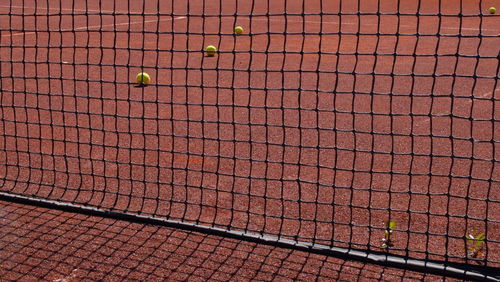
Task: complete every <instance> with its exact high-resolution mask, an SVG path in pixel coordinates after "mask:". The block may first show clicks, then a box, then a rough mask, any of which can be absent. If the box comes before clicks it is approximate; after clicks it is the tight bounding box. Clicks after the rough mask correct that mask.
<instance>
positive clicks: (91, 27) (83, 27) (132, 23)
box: [2, 17, 186, 37]
mask: <svg viewBox="0 0 500 282" xmlns="http://www.w3.org/2000/svg"><path fill="white" fill-rule="evenodd" d="M185 18H186V17H176V18H174V20H182V19H185ZM171 20H172V19H161V20H149V21H136V22H130V23H128V22H127V23H118V24H105V25H94V26H82V27H77V28H72V29H61V30H55V31H57V32H68V31H74V30H86V29H88V30H89V31H99V30H98V29H94V30H92V29H93V28H99V27H101V28H102V27H117V26H124V25H136V24H143V23H154V22H165V21H171ZM40 32H47V31H46V30H44V31H40ZM36 33H39V32H34V31H33V32H19V33H14V34H4V35H2V37H12V36H18V35H31V34H36Z"/></svg>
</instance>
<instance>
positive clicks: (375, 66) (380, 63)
mask: <svg viewBox="0 0 500 282" xmlns="http://www.w3.org/2000/svg"><path fill="white" fill-rule="evenodd" d="M491 6H498V7H500V2H498V1H495V0H483V1H480V0H472V1H451V0H442V1H438V0H425V1H424V0H421V1H410V0H400V1H396V0H387V1H385V0H384V1H380V0H379V1H377V0H363V1H341V0H334V1H325V0H287V1H285V0H277V1H264V0H253V1H242V0H217V1H205V0H192V1H175V0H168V1H162V0H151V1H149V0H148V1H145V0H140V1H98V0H88V1H83V0H81V1H80V0H72V1H60V0H45V1H34V0H9V1H7V3H5V4H1V3H0V31H1V33H0V77H1V78H0V91H1V92H0V192H1V194H0V199H2V200H10V201H16V200H23V201H31V202H32V203H38V204H41V205H47V204H53V205H55V206H58V205H59V207H62V206H63V205H64V207H71V208H72V209H75V210H78V209H80V210H81V211H82V212H84V213H86V212H88V211H89V210H92V211H94V212H96V211H97V212H107V211H112V212H116V213H118V214H123V216H124V218H128V217H127V216H130V217H132V218H136V219H137V218H141V220H147V219H151V220H152V222H157V223H158V222H165V223H168V224H173V223H178V224H179V227H180V228H191V227H192V226H194V228H195V229H196V228H200V230H205V231H207V232H208V233H210V232H216V233H217V235H221V234H224V233H226V234H228V235H229V236H233V237H234V236H237V235H241V237H242V239H244V240H264V241H276V242H278V243H279V244H284V245H287V244H288V245H290V246H291V247H293V246H297V245H298V246H299V247H304V249H307V248H311V249H315V251H318V248H319V249H322V248H325V249H326V250H330V251H331V250H333V251H332V252H333V253H335V252H338V251H339V250H360V251H362V252H368V253H369V252H374V253H380V252H385V253H387V254H390V255H395V256H403V257H408V258H411V259H421V260H433V261H437V262H442V263H460V264H464V265H470V266H477V265H481V266H483V267H484V268H485V269H486V268H488V267H492V268H495V267H499V266H500V165H499V162H498V159H499V158H500V155H499V152H500V143H499V140H500V130H499V126H500V100H499V99H500V92H499V75H500V62H499V60H500V59H499V55H500V37H499V33H500V24H499V23H500V21H499V17H498V14H490V13H489V12H488V9H489V7H491ZM238 25H239V26H242V27H243V28H244V32H243V34H241V35H235V34H234V27H235V26H238ZM207 45H214V46H216V47H217V49H218V52H217V54H216V55H215V56H214V57H207V56H205V54H204V48H205V47H206V46H207ZM139 72H147V73H148V74H149V75H150V76H151V78H152V82H151V83H150V84H149V85H148V86H147V87H138V86H137V85H136V84H135V76H136V75H137V73H139ZM135 216H138V217H135ZM155 220H156V221H155ZM387 221H395V222H396V223H397V224H396V227H395V228H394V230H392V232H393V233H392V237H391V240H392V241H393V243H394V246H392V247H390V248H389V249H384V248H382V247H381V239H383V238H384V234H385V232H386V231H387V229H386V226H385V223H386V222H387ZM197 230H198V229H197ZM480 233H484V237H485V238H484V240H482V241H481V242H482V243H480V244H479V245H477V246H480V247H479V248H480V251H479V252H478V253H477V254H471V252H472V253H473V250H471V249H469V250H468V251H466V248H467V247H470V246H471V244H472V245H473V244H474V242H472V241H470V240H467V238H466V236H467V235H473V236H477V235H478V234H480ZM476 242H477V241H476ZM337 248H338V249H337ZM327 252H328V251H327Z"/></svg>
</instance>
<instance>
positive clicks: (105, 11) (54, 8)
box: [0, 5, 128, 16]
mask: <svg viewBox="0 0 500 282" xmlns="http://www.w3.org/2000/svg"><path fill="white" fill-rule="evenodd" d="M0 8H14V9H25V10H32V9H36V10H38V9H41V10H48V11H50V10H56V11H73V12H103V13H114V12H116V11H111V10H92V9H89V10H84V9H70V8H62V9H59V8H58V7H49V8H47V7H25V6H7V5H0ZM124 13H128V11H126V12H124ZM42 16H43V15H42Z"/></svg>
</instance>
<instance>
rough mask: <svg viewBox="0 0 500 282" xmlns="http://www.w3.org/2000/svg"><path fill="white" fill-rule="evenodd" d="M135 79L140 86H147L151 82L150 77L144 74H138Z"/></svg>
mask: <svg viewBox="0 0 500 282" xmlns="http://www.w3.org/2000/svg"><path fill="white" fill-rule="evenodd" d="M135 79H136V81H137V83H139V84H140V85H147V84H149V82H151V77H150V76H149V74H147V73H145V72H140V73H138V74H137V77H136V78H135Z"/></svg>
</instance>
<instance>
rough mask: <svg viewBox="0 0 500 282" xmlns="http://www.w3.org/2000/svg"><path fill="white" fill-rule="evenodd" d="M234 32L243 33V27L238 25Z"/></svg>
mask: <svg viewBox="0 0 500 282" xmlns="http://www.w3.org/2000/svg"><path fill="white" fill-rule="evenodd" d="M234 33H236V34H242V33H243V28H242V27H241V26H237V27H235V28H234Z"/></svg>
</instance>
